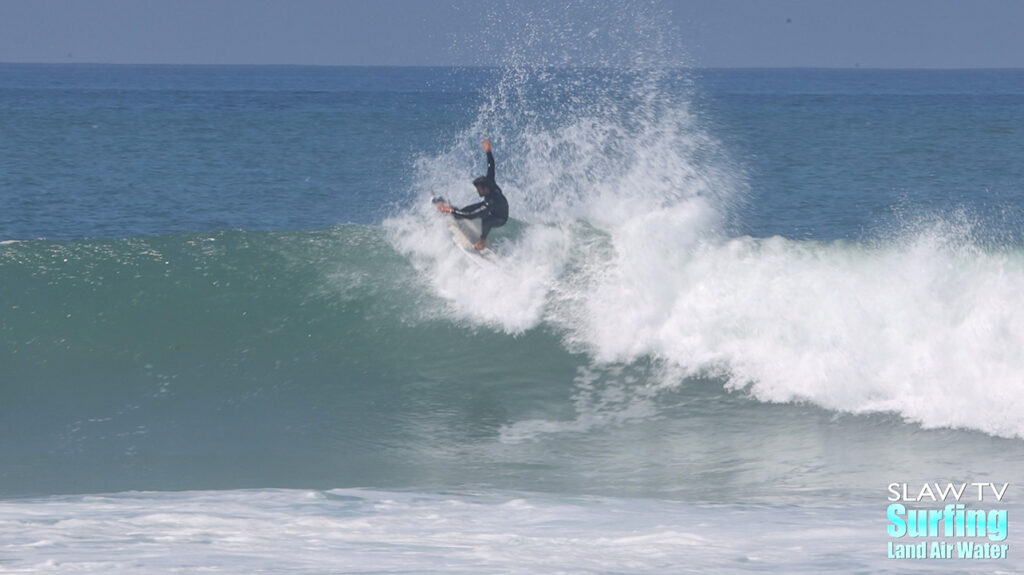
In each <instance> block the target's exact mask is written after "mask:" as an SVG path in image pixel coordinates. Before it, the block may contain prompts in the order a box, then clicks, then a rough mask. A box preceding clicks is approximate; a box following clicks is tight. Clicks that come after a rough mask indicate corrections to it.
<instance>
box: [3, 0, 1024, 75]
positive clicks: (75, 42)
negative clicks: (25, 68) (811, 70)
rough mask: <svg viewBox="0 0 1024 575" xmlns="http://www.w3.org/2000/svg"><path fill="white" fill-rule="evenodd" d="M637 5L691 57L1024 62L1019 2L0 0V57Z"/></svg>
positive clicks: (239, 45)
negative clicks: (653, 15)
mask: <svg viewBox="0 0 1024 575" xmlns="http://www.w3.org/2000/svg"><path fill="white" fill-rule="evenodd" d="M662 9H664V10H665V11H664V12H663V11H662ZM645 13H650V14H655V17H654V18H655V19H656V20H659V22H658V24H657V26H658V29H659V30H661V31H663V32H664V34H666V35H668V36H671V41H669V42H660V43H658V44H657V45H656V46H655V48H654V49H656V50H661V51H662V52H666V53H671V54H666V56H670V57H672V58H677V59H678V60H679V61H681V62H684V63H686V64H689V65H695V66H707V67H733V66H742V67H762V66H795V67H800V66H815V67H850V66H858V65H859V66H863V67H939V68H963V67H1018V68H1019V67H1024V33H1022V29H1024V0H844V1H839V0H664V1H660V2H659V1H658V0H632V1H628V2H614V1H608V0H606V1H603V2H602V1H599V2H590V1H584V0H474V1H470V0H0V62H104V63H171V64H317V65H411V66H420V65H452V64H459V65H480V64H493V63H499V62H500V61H501V59H502V57H503V54H504V53H506V52H507V51H509V50H514V49H516V47H517V46H518V45H519V44H521V43H532V44H533V48H532V49H533V50H541V51H543V50H548V51H551V52H556V51H558V50H561V51H562V52H564V53H565V58H566V59H567V60H571V59H572V58H574V57H576V54H586V53H589V52H592V51H593V50H594V49H595V46H596V44H595V43H599V42H619V43H625V44H628V43H637V42H645V41H646V39H647V35H648V33H649V30H647V31H638V30H633V31H630V30H626V31H625V32H623V30H622V29H623V28H628V27H629V24H628V20H629V18H630V17H632V16H636V15H637V14H641V15H643V14H645ZM666 14H667V17H663V16H664V15H666ZM664 20H667V22H664ZM552 21H557V22H558V23H557V24H552ZM574 25H575V26H577V27H576V28H573V26H574ZM566 30H568V32H566ZM531 31H532V32H531ZM531 34H532V35H531ZM545 34H552V37H551V38H548V39H544V38H543V36H544V35H545ZM555 36H557V37H555ZM538 37H540V39H538ZM577 38H578V39H579V41H577V40H576V39H577ZM609 38H611V40H609ZM670 46H671V47H670ZM574 49H575V50H576V51H575V52H574Z"/></svg>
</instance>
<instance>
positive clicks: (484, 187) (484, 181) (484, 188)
mask: <svg viewBox="0 0 1024 575" xmlns="http://www.w3.org/2000/svg"><path fill="white" fill-rule="evenodd" d="M473 185H474V186H476V193H478V194H480V195H481V196H486V195H487V194H489V193H491V185H492V184H491V179H490V178H488V177H487V176H480V177H479V178H477V179H475V180H473Z"/></svg>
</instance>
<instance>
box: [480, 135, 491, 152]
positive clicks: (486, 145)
mask: <svg viewBox="0 0 1024 575" xmlns="http://www.w3.org/2000/svg"><path fill="white" fill-rule="evenodd" d="M482 143H483V146H484V151H485V152H487V153H490V152H491V141H490V140H488V139H487V138H484V141H483V142H482Z"/></svg>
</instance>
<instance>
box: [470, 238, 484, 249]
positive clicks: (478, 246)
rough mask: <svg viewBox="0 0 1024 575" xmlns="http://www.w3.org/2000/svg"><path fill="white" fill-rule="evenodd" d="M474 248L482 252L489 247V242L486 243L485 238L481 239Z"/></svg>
mask: <svg viewBox="0 0 1024 575" xmlns="http://www.w3.org/2000/svg"><path fill="white" fill-rule="evenodd" d="M473 247H474V248H476V249H477V251H480V250H482V249H484V248H485V247H487V242H485V241H484V240H483V238H481V239H479V240H477V241H476V243H475V244H473Z"/></svg>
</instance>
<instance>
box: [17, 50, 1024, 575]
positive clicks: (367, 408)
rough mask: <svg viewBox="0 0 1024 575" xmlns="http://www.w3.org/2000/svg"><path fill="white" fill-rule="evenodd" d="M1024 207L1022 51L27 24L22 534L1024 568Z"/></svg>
mask: <svg viewBox="0 0 1024 575" xmlns="http://www.w3.org/2000/svg"><path fill="white" fill-rule="evenodd" d="M524 60H525V61H524ZM542 64H543V63H542ZM668 64H671V65H668ZM483 138H489V139H491V141H492V142H493V144H494V155H495V158H496V163H497V181H498V183H499V185H500V186H501V188H502V189H503V190H504V193H505V195H506V197H507V198H508V200H509V203H510V205H511V219H510V221H509V223H508V224H507V225H506V226H504V227H502V228H499V229H496V230H495V231H493V232H492V233H491V237H490V245H491V247H492V248H493V249H494V251H495V252H496V253H497V254H498V258H499V262H498V265H497V266H494V267H481V266H479V265H475V262H474V261H473V260H472V258H470V257H468V256H467V255H466V254H464V253H463V252H461V251H460V250H459V249H458V248H457V247H455V245H454V244H453V243H452V242H451V238H450V237H449V235H448V231H447V229H446V228H445V227H444V225H443V223H442V221H441V219H440V218H439V216H438V215H437V213H436V212H435V211H434V210H433V208H432V207H431V205H430V203H429V198H430V197H431V196H433V195H438V194H440V195H444V196H446V197H448V198H449V199H451V201H452V202H453V203H455V204H456V205H465V204H468V203H471V202H473V201H476V200H475V198H476V194H475V191H474V188H473V186H472V185H471V181H472V179H473V178H474V177H476V176H479V175H481V174H483V173H484V171H485V170H486V165H485V159H484V154H483V152H482V150H481V146H480V142H481V140H482V139H483ZM1022 224H1024V71H1020V70H866V69H865V70H861V69H846V70H838V69H837V70H813V69H812V70H808V69H778V70H775V69H771V70H763V69H760V70H745V69H729V70H709V69H699V68H689V67H687V66H684V65H677V64H676V63H659V62H655V63H653V64H652V63H651V62H650V61H648V60H644V59H642V58H638V59H637V60H636V62H634V64H633V65H618V64H617V65H614V66H579V67H572V66H556V65H534V63H533V62H531V61H529V60H528V59H520V60H518V61H516V60H515V59H510V61H509V62H508V64H506V65H501V66H491V67H468V68H392V67H386V68H385V67H365V68H359V67H339V68H331V67H243V66H231V67H205V66H105V65H27V64H26V65H14V64H5V65H0V342H2V345H0V433H2V441H0V572H4V573H69V572H75V573H146V574H149V573H198V572H217V573H238V574H243V573H245V574H251V573H303V574H327V573H332V574H334V573H387V574H397V573H438V574H456V573H458V574H463V573H466V574H468V573H473V574H491V573H493V574H509V573H522V574H533V573H566V574H570V573H571V574H613V573H616V574H618V573H630V574H665V575H670V574H678V573H764V572H770V573H903V572H944V573H958V572H966V573H1011V572H1020V570H1021V569H1024V560H1022V559H1021V557H1022V554H1024V538H1022V535H1021V533H1022V532H1021V528H1019V527H1018V526H1017V525H1016V522H1017V521H1019V519H1018V518H1019V517H1024V515H1021V513H1022V509H1024V506H1022V505H1021V504H1020V503H1019V502H1021V501H1022V499H1021V496H1020V495H1019V492H1020V489H1021V487H1022V485H1024V483H1021V481H1022V478H1024V441H1022V440H1024V289H1022V286H1024V226H1022ZM932 483H939V484H940V485H946V484H948V483H952V484H955V485H960V484H962V483H967V484H968V487H967V491H966V495H965V496H964V498H963V500H962V501H961V503H966V505H967V508H969V509H981V510H994V509H997V508H998V509H1004V510H1006V509H1008V510H1009V511H1008V517H1009V519H1008V521H1007V523H1008V529H1006V527H1007V526H1006V525H1003V528H1004V535H1006V537H1005V539H1003V540H996V539H995V538H994V537H991V536H990V537H982V536H980V535H979V536H978V537H969V536H966V535H964V536H960V537H959V540H960V541H968V542H976V543H978V544H981V543H989V542H992V543H1001V544H1004V545H1007V546H1008V549H1009V553H1008V555H1007V556H1006V557H1004V558H988V559H981V560H978V559H966V558H962V557H960V558H958V557H955V556H954V557H953V558H950V559H941V558H919V559H901V558H893V557H891V551H889V550H887V547H888V546H889V544H891V543H893V542H896V543H914V544H918V543H921V542H922V541H924V542H928V543H929V545H930V544H931V542H932V539H931V538H923V539H912V538H911V539H907V538H904V539H897V538H894V536H892V535H891V533H887V528H889V527H891V525H892V522H891V521H890V520H889V519H887V509H888V508H889V505H890V500H889V499H888V497H889V496H890V494H891V492H890V491H888V486H890V484H898V485H903V486H904V489H906V490H909V492H910V495H911V497H914V496H916V495H918V494H919V491H920V488H921V486H922V485H928V484H932ZM975 483H978V484H980V486H979V487H975V486H974V484H975ZM989 484H991V485H992V486H993V487H997V488H1003V486H1004V484H1008V487H1006V488H1005V491H1004V492H1003V495H1004V496H1003V497H1000V498H999V499H996V498H995V495H994V493H995V490H992V491H989V488H988V485H989ZM979 495H983V496H984V497H978V496H979ZM950 502H952V500H945V501H943V500H940V501H938V502H935V501H934V498H932V499H925V500H924V501H916V502H911V503H908V504H907V505H908V506H910V507H912V506H914V505H918V506H919V507H921V508H926V509H942V506H943V504H944V503H950ZM992 529H993V528H992V527H991V526H990V535H992V532H991V531H992ZM954 539H956V538H954Z"/></svg>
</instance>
